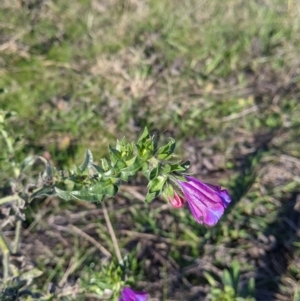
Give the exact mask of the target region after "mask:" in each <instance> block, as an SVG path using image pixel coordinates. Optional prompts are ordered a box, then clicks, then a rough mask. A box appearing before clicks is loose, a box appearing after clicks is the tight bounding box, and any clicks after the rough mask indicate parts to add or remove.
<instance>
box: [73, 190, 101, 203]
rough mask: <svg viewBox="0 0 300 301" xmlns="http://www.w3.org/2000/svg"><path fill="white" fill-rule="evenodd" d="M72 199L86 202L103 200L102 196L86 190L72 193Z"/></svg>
mask: <svg viewBox="0 0 300 301" xmlns="http://www.w3.org/2000/svg"><path fill="white" fill-rule="evenodd" d="M70 195H71V197H72V199H74V200H79V201H88V202H101V201H103V200H104V197H105V196H104V195H100V194H91V193H89V192H88V191H87V190H80V191H72V192H71V193H70Z"/></svg>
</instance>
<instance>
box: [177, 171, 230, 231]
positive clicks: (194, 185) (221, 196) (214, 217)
mask: <svg viewBox="0 0 300 301" xmlns="http://www.w3.org/2000/svg"><path fill="white" fill-rule="evenodd" d="M186 179H187V182H182V181H178V183H179V184H180V186H181V188H182V191H183V193H184V196H185V198H186V200H187V202H188V204H189V207H190V210H191V212H192V214H193V216H194V218H195V219H196V221H197V222H198V223H199V224H206V225H208V226H214V225H215V224H216V223H217V222H218V221H219V219H220V218H221V216H222V215H223V213H224V209H225V208H226V207H227V206H228V204H229V203H230V202H231V199H230V196H229V194H228V192H227V190H226V189H221V187H220V186H214V185H211V184H208V183H204V182H201V181H199V180H197V179H195V178H193V177H189V176H186Z"/></svg>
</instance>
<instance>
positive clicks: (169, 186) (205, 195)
mask: <svg viewBox="0 0 300 301" xmlns="http://www.w3.org/2000/svg"><path fill="white" fill-rule="evenodd" d="M174 150H175V140H174V139H172V138H170V140H169V142H168V143H167V144H165V145H163V146H160V147H158V143H157V139H156V136H151V135H150V134H149V132H148V129H147V128H145V130H144V132H143V134H142V135H141V137H140V138H139V140H138V142H137V143H136V144H135V143H133V142H131V143H128V142H127V141H126V139H125V138H123V140H121V141H117V143H116V146H115V147H111V146H109V159H108V160H107V159H101V160H100V162H101V164H100V165H96V164H95V163H94V162H93V156H92V154H91V152H90V151H87V152H86V156H85V159H84V161H83V163H82V164H81V165H80V166H78V167H76V168H75V169H74V170H70V171H68V172H67V173H62V172H57V171H56V170H55V169H54V168H53V167H51V166H50V165H48V166H47V168H46V177H44V179H45V180H44V184H43V187H41V188H39V189H37V190H36V191H35V192H34V193H33V194H32V196H31V198H34V197H37V196H41V195H43V194H46V195H48V194H57V195H58V196H59V197H61V198H62V199H65V200H85V201H90V202H102V201H104V200H105V199H106V198H112V197H114V196H115V195H116V194H117V192H118V190H119V188H120V185H121V184H122V182H126V181H128V179H129V178H130V177H133V176H136V175H137V173H140V172H141V173H143V175H144V176H145V177H146V178H147V180H148V192H147V195H146V197H145V201H146V202H151V201H152V200H154V199H155V198H157V197H158V196H160V195H161V196H163V197H164V199H165V200H166V201H168V202H169V203H170V204H171V205H172V206H173V207H175V208H180V207H184V206H185V204H186V203H187V204H188V206H189V209H190V211H191V213H192V215H193V217H194V219H195V220H196V221H197V222H198V223H199V224H204V225H207V226H214V225H215V224H216V223H217V222H218V221H219V219H220V218H221V217H222V215H223V213H224V210H225V209H226V207H227V206H228V204H229V203H230V201H231V199H230V196H229V194H228V192H227V190H226V189H222V188H221V187H219V186H214V185H211V184H208V183H204V182H201V181H200V180H197V179H195V178H194V177H192V176H191V175H189V174H188V172H187V169H188V168H189V165H190V164H189V162H188V161H187V162H184V163H182V162H181V161H180V160H178V159H177V157H176V156H175V155H174ZM118 259H119V264H120V266H119V267H118V268H117V267H116V266H114V267H113V268H112V266H111V267H110V268H109V272H108V271H106V274H112V272H113V271H112V270H114V269H115V270H116V271H117V270H118V272H116V273H115V276H116V274H118V275H119V276H118V277H116V279H115V281H112V283H110V284H107V286H106V291H107V289H108V290H111V291H113V296H115V297H118V301H145V300H147V294H146V293H145V292H136V291H134V290H132V289H131V288H130V287H128V286H127V283H126V281H125V279H126V275H124V273H125V274H126V272H124V273H123V272H120V271H121V270H124V269H123V268H122V264H123V263H122V260H121V259H120V258H118ZM103 272H104V271H103ZM104 274H105V273H104ZM102 276H103V273H102ZM101 278H102V280H101V282H102V281H105V279H104V278H105V277H104V278H103V277H101ZM102 283H103V282H102ZM94 284H95V283H94Z"/></svg>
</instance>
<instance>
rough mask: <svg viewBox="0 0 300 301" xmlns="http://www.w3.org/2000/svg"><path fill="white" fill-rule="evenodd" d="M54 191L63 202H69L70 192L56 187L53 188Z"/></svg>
mask: <svg viewBox="0 0 300 301" xmlns="http://www.w3.org/2000/svg"><path fill="white" fill-rule="evenodd" d="M54 190H55V192H56V194H57V195H58V196H59V197H60V198H61V199H63V200H66V201H70V200H72V196H71V194H70V191H64V190H61V189H59V188H57V187H54Z"/></svg>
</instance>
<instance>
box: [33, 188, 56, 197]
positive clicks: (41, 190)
mask: <svg viewBox="0 0 300 301" xmlns="http://www.w3.org/2000/svg"><path fill="white" fill-rule="evenodd" d="M53 193H54V189H53V187H52V186H43V187H42V188H39V189H38V190H36V191H35V192H34V193H33V194H32V195H31V196H30V200H33V199H35V198H37V197H41V196H48V195H52V194H53Z"/></svg>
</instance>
